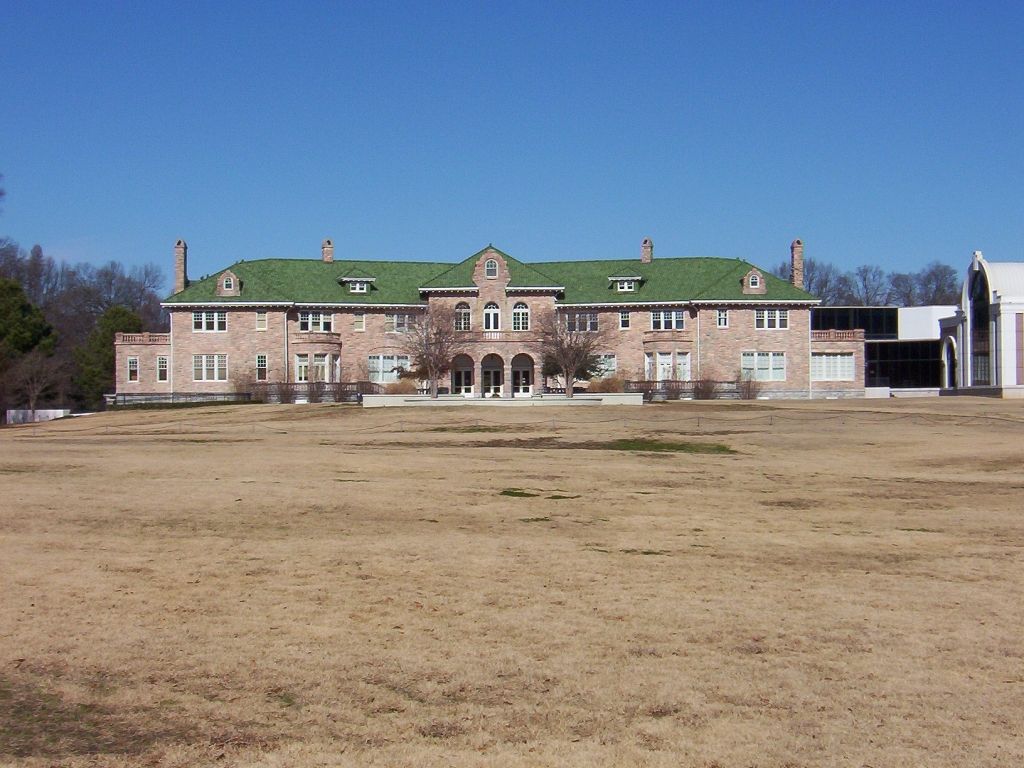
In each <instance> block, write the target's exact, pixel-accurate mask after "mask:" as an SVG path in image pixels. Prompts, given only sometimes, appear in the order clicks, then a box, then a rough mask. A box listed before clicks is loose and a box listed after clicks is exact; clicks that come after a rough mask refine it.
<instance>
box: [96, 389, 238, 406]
mask: <svg viewBox="0 0 1024 768" xmlns="http://www.w3.org/2000/svg"><path fill="white" fill-rule="evenodd" d="M103 399H104V401H105V402H106V404H107V405H108V406H111V405H122V406H124V405H167V404H177V403H247V402H249V401H250V400H251V399H252V397H251V395H250V394H249V393H248V392H131V393H120V392H119V393H117V394H109V395H104V396H103Z"/></svg>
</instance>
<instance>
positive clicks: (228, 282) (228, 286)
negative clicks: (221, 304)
mask: <svg viewBox="0 0 1024 768" xmlns="http://www.w3.org/2000/svg"><path fill="white" fill-rule="evenodd" d="M224 290H225V291H233V290H235V280H234V278H232V277H225V278H224Z"/></svg>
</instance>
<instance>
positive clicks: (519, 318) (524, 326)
mask: <svg viewBox="0 0 1024 768" xmlns="http://www.w3.org/2000/svg"><path fill="white" fill-rule="evenodd" d="M512 330H513V331H528V330H530V308H529V307H528V306H526V304H525V303H523V302H521V301H520V302H516V305H515V306H514V307H512Z"/></svg>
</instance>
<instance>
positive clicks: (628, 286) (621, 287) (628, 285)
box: [615, 280, 636, 293]
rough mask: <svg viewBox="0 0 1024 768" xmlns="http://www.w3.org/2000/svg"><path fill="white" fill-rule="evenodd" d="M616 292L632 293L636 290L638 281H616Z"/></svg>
mask: <svg viewBox="0 0 1024 768" xmlns="http://www.w3.org/2000/svg"><path fill="white" fill-rule="evenodd" d="M615 290H616V291H618V292H619V293H632V292H633V291H635V290H636V280H616V281H615Z"/></svg>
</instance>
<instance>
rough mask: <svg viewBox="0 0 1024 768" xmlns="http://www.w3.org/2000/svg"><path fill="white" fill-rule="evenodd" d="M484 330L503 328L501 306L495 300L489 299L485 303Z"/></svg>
mask: <svg viewBox="0 0 1024 768" xmlns="http://www.w3.org/2000/svg"><path fill="white" fill-rule="evenodd" d="M484 330H485V331H500V330H501V307H499V306H498V305H497V304H496V303H495V302H493V301H489V302H487V303H486V304H485V305H484Z"/></svg>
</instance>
